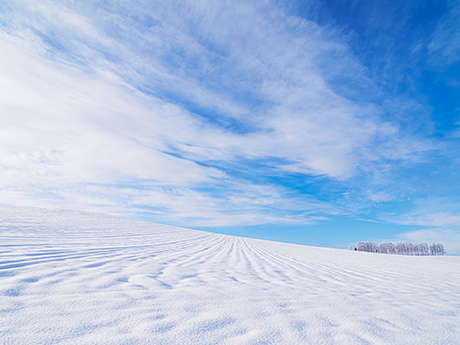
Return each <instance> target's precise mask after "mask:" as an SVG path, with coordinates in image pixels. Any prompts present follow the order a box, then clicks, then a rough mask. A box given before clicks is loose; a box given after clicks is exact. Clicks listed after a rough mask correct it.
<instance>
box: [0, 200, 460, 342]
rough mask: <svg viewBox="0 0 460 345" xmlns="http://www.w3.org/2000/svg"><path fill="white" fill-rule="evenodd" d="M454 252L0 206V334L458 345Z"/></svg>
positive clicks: (459, 283)
mask: <svg viewBox="0 0 460 345" xmlns="http://www.w3.org/2000/svg"><path fill="white" fill-rule="evenodd" d="M459 264H460V257H454V256H445V257H424V256H418V257H413V256H395V255H378V254H372V253H365V252H354V251H348V250H339V249H328V248H316V247H310V246H302V245H295V244H287V243H277V242H270V241H264V240H257V239H249V238H241V237H235V236H228V235H220V234H213V233H207V232H202V231H197V230H189V229H184V228H178V227H172V226H166V225H160V224H154V223H149V222H145V221H139V220H133V219H126V218H121V217H114V216H106V215H99V214H92V213H85V212H76V211H57V210H45V209H38V208H9V207H5V208H0V343H2V344H35V343H37V344H38V343H40V344H75V343H78V344H417V345H418V344H435V343H436V344H460V341H459V339H458V334H460V329H459V328H460V326H459V324H460V323H459V322H458V321H459V317H458V314H459V310H460V298H459V295H460V274H459V272H460V270H459V268H460V265H459Z"/></svg>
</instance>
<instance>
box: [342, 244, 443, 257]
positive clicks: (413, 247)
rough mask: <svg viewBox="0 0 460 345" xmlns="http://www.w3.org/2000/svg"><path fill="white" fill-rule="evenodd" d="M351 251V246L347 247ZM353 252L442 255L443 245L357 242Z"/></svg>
mask: <svg viewBox="0 0 460 345" xmlns="http://www.w3.org/2000/svg"><path fill="white" fill-rule="evenodd" d="M349 249H350V250H353V246H350V247H349ZM354 250H356V251H360V252H369V253H383V254H398V255H444V254H445V253H446V251H445V250H444V245H442V244H441V243H432V244H430V245H428V244H427V243H411V242H396V243H393V242H385V243H381V244H380V245H378V244H376V243H374V242H369V241H367V242H364V241H359V242H357V243H356V246H355V247H354Z"/></svg>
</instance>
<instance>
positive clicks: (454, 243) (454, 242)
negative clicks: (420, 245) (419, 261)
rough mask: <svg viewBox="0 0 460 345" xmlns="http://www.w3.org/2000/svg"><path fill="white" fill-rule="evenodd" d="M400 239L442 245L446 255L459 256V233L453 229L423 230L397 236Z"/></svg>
mask: <svg viewBox="0 0 460 345" xmlns="http://www.w3.org/2000/svg"><path fill="white" fill-rule="evenodd" d="M397 236H398V237H400V238H403V239H406V240H409V241H414V242H426V243H442V244H443V245H444V247H445V249H446V251H447V253H448V254H460V233H458V232H457V231H455V230H453V229H439V228H433V229H425V230H417V231H411V232H407V233H402V234H399V235H397Z"/></svg>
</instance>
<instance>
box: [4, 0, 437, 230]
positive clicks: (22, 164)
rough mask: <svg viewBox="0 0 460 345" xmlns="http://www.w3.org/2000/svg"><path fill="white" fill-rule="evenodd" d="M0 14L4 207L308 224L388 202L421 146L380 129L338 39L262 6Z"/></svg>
mask: <svg viewBox="0 0 460 345" xmlns="http://www.w3.org/2000/svg"><path fill="white" fill-rule="evenodd" d="M0 6H2V7H1V9H2V11H1V12H2V14H0V22H1V23H2V24H1V26H0V28H1V29H2V30H3V32H4V33H3V34H2V35H1V36H0V39H1V40H2V50H3V51H2V54H0V72H1V74H2V76H3V77H2V79H1V81H0V91H1V92H2V95H3V97H4V101H2V103H1V104H0V111H1V114H2V115H0V116H1V121H2V126H1V128H0V133H1V139H0V140H1V141H2V144H1V145H0V146H1V148H0V153H1V158H0V164H1V166H2V169H1V171H0V181H1V182H0V187H1V188H2V190H3V191H5V193H2V196H1V197H0V202H1V203H3V204H24V203H25V204H30V203H33V204H38V205H43V204H45V205H54V206H62V207H73V208H91V209H93V210H94V209H101V210H105V211H111V212H119V213H130V212H132V213H136V212H152V213H154V214H155V217H156V219H158V220H167V221H171V222H176V224H195V225H196V226H199V225H207V226H220V225H235V224H250V225H252V224H264V223H273V222H287V223H296V224H302V223H304V224H308V223H309V222H311V221H314V220H315V219H323V218H327V215H331V214H349V213H353V212H354V210H355V209H360V207H361V208H362V207H363V206H362V205H368V204H369V203H370V204H372V203H375V202H382V201H389V200H391V199H392V197H393V196H392V193H391V192H388V191H387V192H385V193H383V192H381V191H380V189H381V185H382V184H384V182H382V181H384V180H385V179H389V178H391V177H392V175H391V174H392V170H393V168H394V165H395V164H405V165H407V166H411V165H413V164H418V163H419V162H420V161H421V160H423V157H424V156H425V154H426V153H427V152H429V151H430V150H432V149H433V148H434V146H435V145H434V144H433V143H432V142H431V141H430V140H427V139H426V138H423V137H421V136H418V135H417V134H416V133H415V132H413V131H410V130H405V129H404V128H403V127H402V126H400V125H399V123H398V121H393V120H391V117H390V116H388V114H386V115H385V116H384V114H383V112H384V108H385V107H383V106H382V104H381V103H379V102H377V101H375V97H374V96H368V95H367V94H366V91H372V92H374V91H376V92H377V91H379V89H378V86H376V85H375V82H374V81H373V80H372V78H371V77H370V76H369V75H368V73H367V69H366V67H365V66H364V65H363V64H362V63H361V62H360V61H359V60H358V59H357V58H356V57H355V56H354V54H353V51H352V49H350V47H349V46H348V45H347V43H346V41H345V40H342V37H341V34H340V32H339V31H336V30H334V28H332V27H321V26H320V25H319V24H317V23H314V22H312V21H310V20H308V19H305V18H301V17H298V16H295V15H292V14H290V13H288V11H284V9H283V8H280V7H279V6H278V5H276V4H274V3H271V2H251V3H247V2H244V1H242V2H237V3H235V2H218V3H216V2H205V1H204V2H183V1H167V2H162V1H160V2H150V1H145V2H141V3H139V2H136V3H129V2H117V1H112V2H107V3H105V2H102V3H101V2H92V1H85V2H80V3H78V2H77V3H75V2H71V1H62V2H50V1H41V2H40V3H37V2H34V1H15V2H6V3H4V4H3V5H0ZM381 97H384V96H381ZM401 107H402V106H401ZM401 107H399V108H398V109H401ZM318 180H319V181H326V182H327V183H326V184H325V185H324V187H322V188H327V186H329V185H330V184H334V183H337V184H336V185H335V186H336V187H335V188H336V190H335V195H334V196H333V197H329V198H328V199H327V200H325V198H323V197H321V193H317V192H314V191H310V189H309V187H308V186H307V187H305V185H308V184H309V183H310V181H318ZM331 181H332V182H331ZM344 181H345V182H344ZM357 181H358V182H357ZM379 181H380V182H379ZM342 182H343V183H344V184H343V185H342V184H341V183H342ZM379 183H380V185H379ZM349 184H351V185H352V186H353V188H355V189H356V191H355V194H357V195H359V197H358V198H355V200H354V202H353V205H354V206H353V207H350V206H348V205H347V202H346V200H345V199H344V198H343V197H342V196H341V195H342V193H344V192H345V191H346V190H347V188H349V187H348V185H349ZM374 185H378V186H377V188H375V190H372V189H373V188H374ZM297 186H302V188H300V187H297ZM311 188H313V187H311ZM315 188H317V189H321V187H315ZM361 199H364V200H361ZM356 205H358V206H356ZM355 206H356V207H355ZM364 207H365V206H364Z"/></svg>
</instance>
